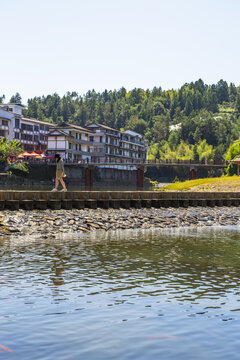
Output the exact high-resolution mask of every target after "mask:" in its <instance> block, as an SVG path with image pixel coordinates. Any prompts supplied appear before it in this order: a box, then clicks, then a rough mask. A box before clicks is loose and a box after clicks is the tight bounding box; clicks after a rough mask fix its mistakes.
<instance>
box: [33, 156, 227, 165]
mask: <svg viewBox="0 0 240 360" xmlns="http://www.w3.org/2000/svg"><path fill="white" fill-rule="evenodd" d="M91 155H93V154H91ZM98 155H101V154H100V153H99V154H98ZM29 162H35V163H36V162H37V161H36V159H30V160H29ZM40 162H41V163H42V162H45V163H50V164H52V163H55V159H54V158H52V159H45V158H44V159H43V160H40ZM64 163H65V164H79V165H91V164H93V165H125V166H128V165H129V166H137V165H143V166H148V165H149V166H157V165H160V166H164V165H166V166H178V165H180V166H181V165H182V166H184V165H186V166H196V167H197V166H200V167H204V166H206V167H211V166H213V167H214V166H219V167H225V166H227V164H228V163H223V162H220V161H212V162H206V161H205V160H201V161H200V160H179V159H176V160H161V159H155V160H146V159H135V158H129V159H126V158H125V159H122V158H110V159H109V158H108V159H105V160H104V161H102V160H101V159H100V158H95V159H94V161H92V160H90V159H88V158H87V159H81V160H71V159H66V160H64Z"/></svg>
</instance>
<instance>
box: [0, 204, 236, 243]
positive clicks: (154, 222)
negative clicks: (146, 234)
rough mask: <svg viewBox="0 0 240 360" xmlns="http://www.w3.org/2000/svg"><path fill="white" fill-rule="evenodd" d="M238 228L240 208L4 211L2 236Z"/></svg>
mask: <svg viewBox="0 0 240 360" xmlns="http://www.w3.org/2000/svg"><path fill="white" fill-rule="evenodd" d="M219 225H221V226H227V225H228V226H229V225H234V226H239V228H240V207H221V208H220V207H214V208H211V207H204V208H202V207H188V208H177V209H176V208H159V209H155V208H150V209H128V210H126V209H111V210H103V209H82V210H55V211H52V210H45V211H41V210H33V211H24V210H19V211H8V210H5V211H2V212H1V215H0V236H14V237H20V236H23V235H30V236H33V237H37V238H55V237H57V236H59V235H60V234H64V233H69V234H70V233H74V234H79V235H80V234H90V233H92V232H96V231H102V232H107V231H109V230H120V229H121V230H124V229H154V228H155V229H163V228H179V227H204V226H219Z"/></svg>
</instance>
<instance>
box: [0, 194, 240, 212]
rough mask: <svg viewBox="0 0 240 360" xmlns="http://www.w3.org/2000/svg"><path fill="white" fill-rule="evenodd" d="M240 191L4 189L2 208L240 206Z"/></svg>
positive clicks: (0, 195)
mask: <svg viewBox="0 0 240 360" xmlns="http://www.w3.org/2000/svg"><path fill="white" fill-rule="evenodd" d="M239 205H240V192H161V191H69V192H66V193H63V192H51V191H15V190H14V191H0V210H4V209H8V210H18V209H19V208H21V209H24V210H33V209H38V210H46V209H52V210H60V209H66V210H71V209H72V208H75V209H84V208H90V209H96V208H104V209H108V208H113V209H118V208H125V209H129V208H141V207H143V208H151V207H155V208H160V207H189V206H239Z"/></svg>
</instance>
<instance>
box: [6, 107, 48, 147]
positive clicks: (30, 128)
mask: <svg viewBox="0 0 240 360" xmlns="http://www.w3.org/2000/svg"><path fill="white" fill-rule="evenodd" d="M23 109H24V106H23V105H21V104H6V105H5V104H0V137H4V138H5V139H6V138H7V137H9V139H16V140H19V141H20V143H21V144H22V148H23V149H24V151H29V152H30V151H38V150H42V151H45V150H46V149H47V135H48V133H49V130H50V129H52V128H54V127H55V125H53V124H50V123H47V122H44V121H39V120H36V119H32V118H26V117H24V116H23V114H22V111H23Z"/></svg>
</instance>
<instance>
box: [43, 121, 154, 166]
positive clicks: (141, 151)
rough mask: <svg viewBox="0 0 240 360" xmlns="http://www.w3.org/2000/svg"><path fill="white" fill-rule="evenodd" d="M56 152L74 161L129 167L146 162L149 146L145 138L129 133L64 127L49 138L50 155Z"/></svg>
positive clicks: (97, 126) (101, 127)
mask: <svg viewBox="0 0 240 360" xmlns="http://www.w3.org/2000/svg"><path fill="white" fill-rule="evenodd" d="M56 152H58V153H60V154H61V156H62V157H63V158H64V159H66V160H72V161H81V160H87V159H88V161H91V162H97V163H113V162H121V163H129V162H134V159H135V160H141V161H144V160H145V159H146V157H147V144H146V142H145V141H144V139H143V137H142V135H140V134H138V133H136V132H134V131H130V130H127V131H124V132H121V131H119V130H116V129H112V128H110V127H108V126H105V125H102V124H90V125H88V126H87V127H86V128H83V127H80V126H77V125H72V124H64V125H62V126H58V127H56V128H55V129H54V130H52V131H51V132H50V133H49V135H48V154H53V153H56Z"/></svg>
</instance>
